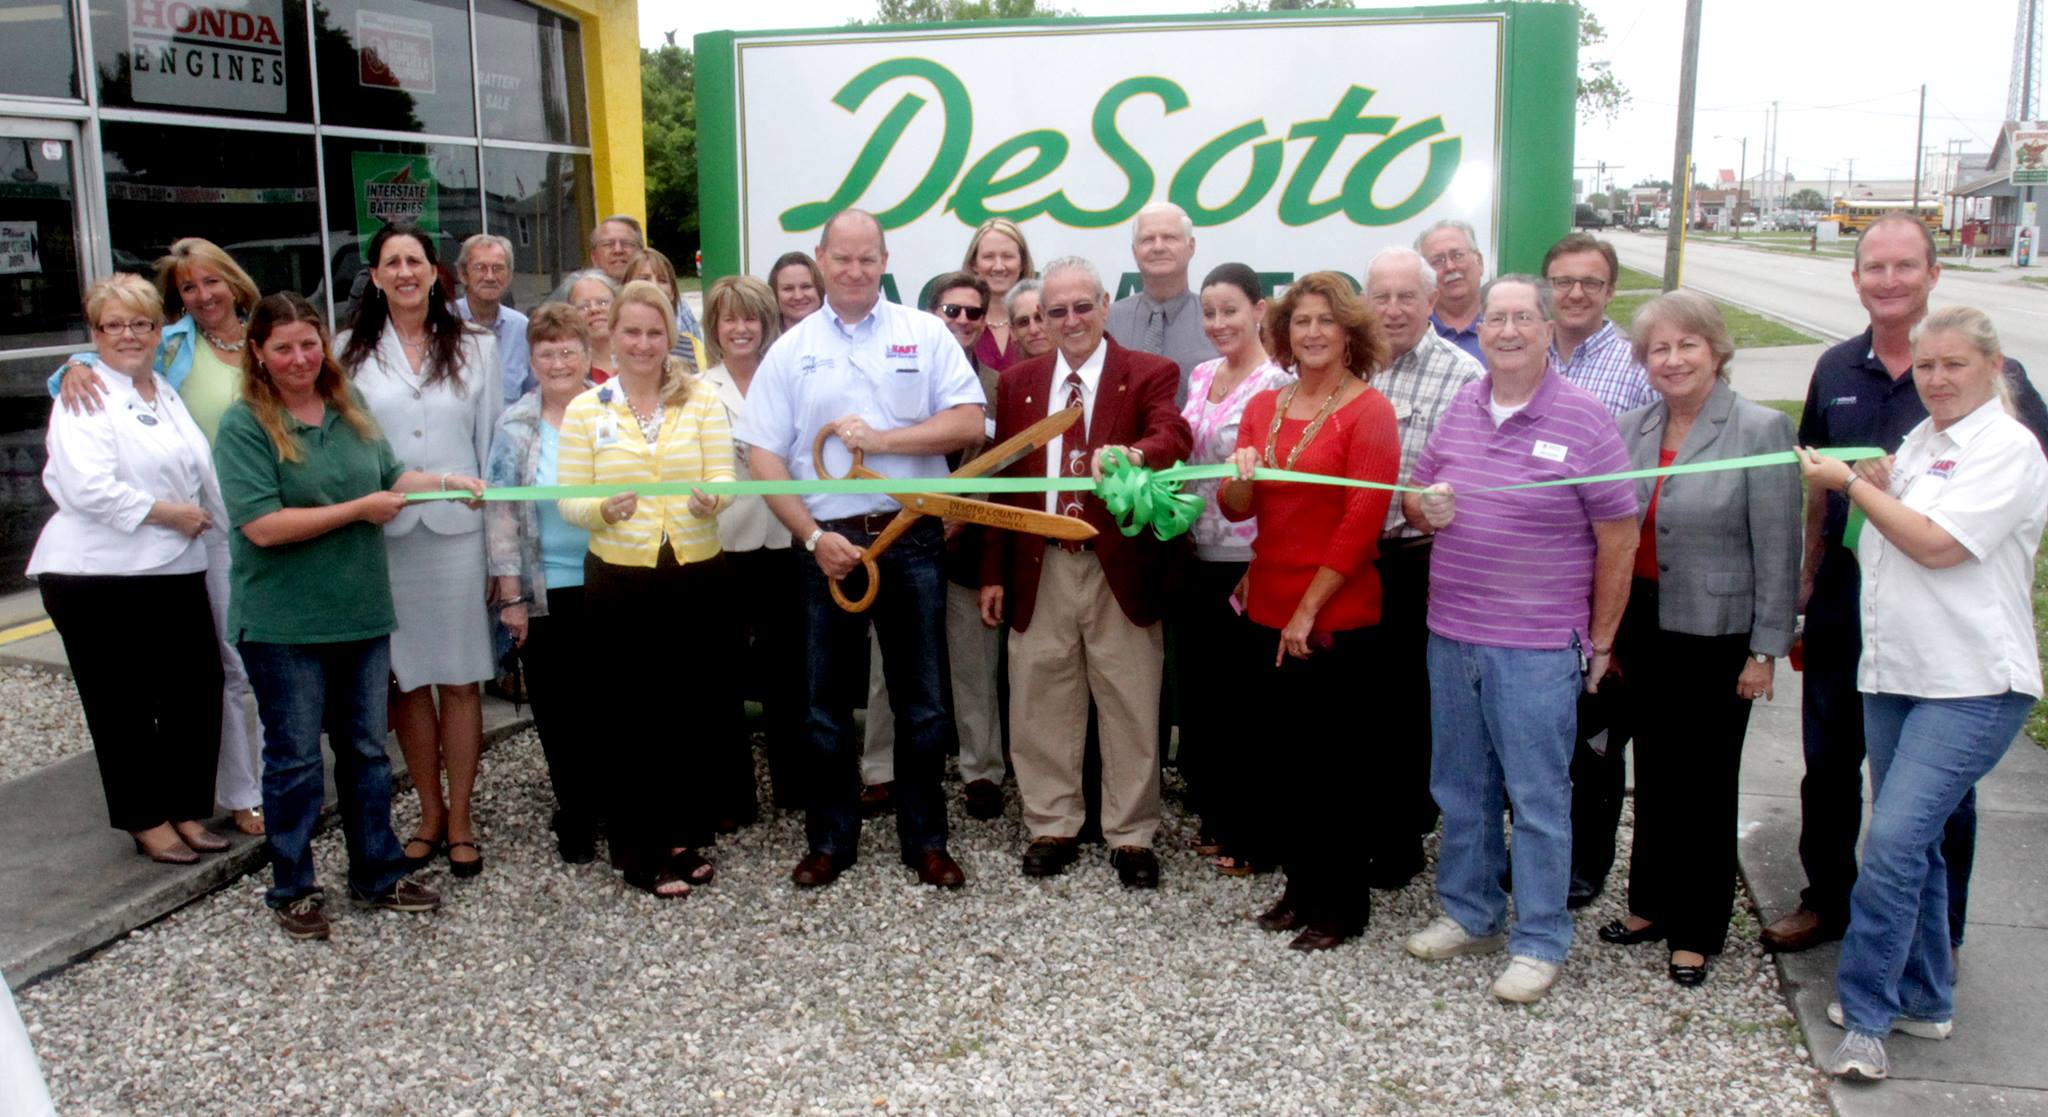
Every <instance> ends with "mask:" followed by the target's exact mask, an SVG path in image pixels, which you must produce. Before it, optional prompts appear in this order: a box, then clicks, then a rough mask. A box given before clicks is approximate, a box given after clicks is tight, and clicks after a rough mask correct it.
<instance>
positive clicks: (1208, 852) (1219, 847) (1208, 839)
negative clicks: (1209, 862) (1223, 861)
mask: <svg viewBox="0 0 2048 1117" xmlns="http://www.w3.org/2000/svg"><path fill="white" fill-rule="evenodd" d="M1188 848H1189V849H1191V850H1194V851H1195V856H1197V857H1214V856H1216V855H1217V854H1219V853H1222V852H1223V843H1222V842H1221V841H1219V840H1217V838H1216V837H1215V835H1213V834H1196V835H1195V836H1194V837H1192V838H1189V839H1188Z"/></svg>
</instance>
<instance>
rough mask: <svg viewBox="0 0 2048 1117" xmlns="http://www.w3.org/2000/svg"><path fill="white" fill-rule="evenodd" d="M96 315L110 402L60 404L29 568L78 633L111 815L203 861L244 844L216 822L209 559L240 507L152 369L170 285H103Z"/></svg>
mask: <svg viewBox="0 0 2048 1117" xmlns="http://www.w3.org/2000/svg"><path fill="white" fill-rule="evenodd" d="M85 315H86V320H87V321H89V322H91V323H92V329H93V335H94V338H95V340H96V341H97V343H98V356H97V357H96V358H95V360H94V362H93V372H94V373H95V374H97V375H98V376H99V378H100V381H101V383H102V384H104V385H105V386H106V394H105V397H104V399H103V405H102V406H101V408H100V409H99V410H98V411H96V412H90V413H85V414H73V413H72V412H70V411H68V410H66V409H64V408H61V407H56V408H52V409H51V411H50V430H49V437H48V448H49V462H48V464H47V465H45V466H44V467H43V487H44V488H46V489H48V490H49V493H50V497H51V499H53V500H54V501H56V503H57V512H56V514H55V515H53V516H51V517H50V521H49V522H48V523H47V524H45V525H43V532H42V535H41V536H40V537H39V538H38V539H37V540H36V548H35V553H34V554H33V555H31V556H30V558H29V563H28V573H29V574H30V575H31V576H33V577H34V578H36V580H37V581H38V582H39V583H40V586H41V589H42V596H43V607H44V609H46V610H47V611H48V612H49V615H50V620H51V622H52V623H53V624H55V625H56V627H57V634H58V635H59V636H60V637H61V638H62V639H63V641H64V654H65V657H66V659H67V660H69V662H70V664H71V678H72V682H73V683H74V684H75V685H76V686H77V687H78V700H79V703H80V704H81V705H82V706H84V708H85V722H86V728H87V729H88V730H89V731H90V732H91V734H92V745H93V753H94V756H95V757H96V759H97V760H98V761H99V769H100V783H101V785H102V786H103V787H104V788H105V790H106V795H107V814H108V821H109V822H110V823H111V824H112V825H113V826H114V828H115V829H117V830H126V831H128V833H129V835H130V836H131V837H133V838H134V839H135V849H136V852H138V853H143V854H146V855H148V856H149V857H150V858H151V859H153V860H156V861H163V862H167V863H170V864H180V865H183V864H190V863H192V862H193V861H196V860H198V859H199V858H198V855H199V854H200V853H214V852H218V851H220V850H223V849H226V848H227V847H228V844H227V842H225V841H223V840H222V839H221V838H220V837H219V836H218V835H215V834H212V833H209V832H208V831H207V829H206V827H205V826H204V825H203V824H202V823H201V821H200V820H201V819H204V818H207V817H209V816H210V815H212V813H213V777H214V768H215V765H216V764H217V763H218V760H219V755H220V725H221V702H220V695H221V686H222V679H223V675H222V669H221V659H220V651H219V644H220V641H219V637H218V635H217V633H216V632H215V630H214V623H213V609H212V606H211V605H210V604H209V603H208V599H207V593H206V570H207V565H208V563H209V561H219V562H223V563H224V562H225V561H226V559H225V554H226V535H225V534H224V528H223V526H222V525H224V524H225V523H226V522H227V512H226V510H225V509H224V508H223V507H222V506H221V499H220V485H219V483H218V482H217V481H216V480H215V478H214V473H213V456H212V454H211V453H209V452H208V450H207V445H206V436H205V435H204V434H202V433H201V432H200V430H199V425H198V424H197V423H195V422H193V420H192V415H191V413H190V412H189V411H187V410H186V408H185V404H184V401H183V400H181V399H179V398H178V393H177V392H176V391H174V390H173V389H172V388H171V386H170V383H169V382H168V381H166V380H165V379H164V378H163V377H162V376H159V375H157V374H156V373H155V372H154V371H152V370H151V368H150V363H151V358H152V357H153V356H154V354H155V353H156V347H157V335H158V333H159V332H161V331H162V329H163V324H164V309H163V298H162V296H161V295H159V294H158V293H157V290H156V288H155V287H152V286H151V285H150V284H149V283H148V282H147V281H145V280H143V279H142V278H140V277H139V276H133V275H125V274H123V275H116V276H114V277H112V278H110V279H103V280H101V281H100V282H98V283H96V284H94V285H93V287H92V290H91V292H89V293H88V294H87V295H86V300H85ZM145 645H146V648H147V651H146V653H145V655H146V658H147V659H148V661H149V665H150V666H149V669H148V670H144V671H137V670H136V665H137V662H138V661H137V659H136V656H137V654H138V652H139V651H142V650H143V648H144V647H145Z"/></svg>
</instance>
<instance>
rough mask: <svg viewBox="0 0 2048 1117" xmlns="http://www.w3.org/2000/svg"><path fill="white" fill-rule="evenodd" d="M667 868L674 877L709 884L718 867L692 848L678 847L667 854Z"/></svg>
mask: <svg viewBox="0 0 2048 1117" xmlns="http://www.w3.org/2000/svg"><path fill="white" fill-rule="evenodd" d="M668 869H669V871H670V872H672V873H674V874H675V875H676V879H678V880H682V881H686V882H688V883H690V884H710V883H711V878H713V877H715V876H717V875H718V869H717V867H716V866H714V865H712V864H711V862H709V861H706V860H705V859H704V855H703V854H701V853H698V852H697V851H696V850H694V849H679V850H677V851H676V852H674V853H672V854H670V855H669V859H668Z"/></svg>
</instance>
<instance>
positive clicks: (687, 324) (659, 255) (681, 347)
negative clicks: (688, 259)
mask: <svg viewBox="0 0 2048 1117" xmlns="http://www.w3.org/2000/svg"><path fill="white" fill-rule="evenodd" d="M636 279H644V280H647V281H648V282H650V283H652V284H654V285H655V286H656V287H659V288H661V291H662V294H665V295H667V296H668V301H669V302H670V303H672V304H674V306H675V308H676V345H675V348H674V349H673V350H671V352H673V353H674V354H675V355H676V356H678V357H681V358H683V359H684V360H686V361H688V362H690V367H691V368H693V369H697V368H703V367H704V342H705V341H706V338H705V337H704V327H703V325H701V324H700V323H699V322H698V321H697V316H696V315H695V314H692V313H690V304H689V302H688V301H687V300H685V299H684V298H683V288H682V285H681V284H680V283H678V282H676V265H675V261H673V260H670V259H669V258H668V256H667V255H666V254H665V253H663V252H662V251H661V250H660V249H658V248H643V249H641V250H640V251H639V252H636V253H634V255H633V258H632V259H631V260H628V261H626V282H628V283H631V282H633V281H634V280H636Z"/></svg>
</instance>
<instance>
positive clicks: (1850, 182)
mask: <svg viewBox="0 0 2048 1117" xmlns="http://www.w3.org/2000/svg"><path fill="white" fill-rule="evenodd" d="M1855 196H1856V160H1855V158H1854V157H1851V158H1850V160H1849V177H1848V178H1845V179H1843V180H1842V197H1844V198H1853V197H1855Z"/></svg>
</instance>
